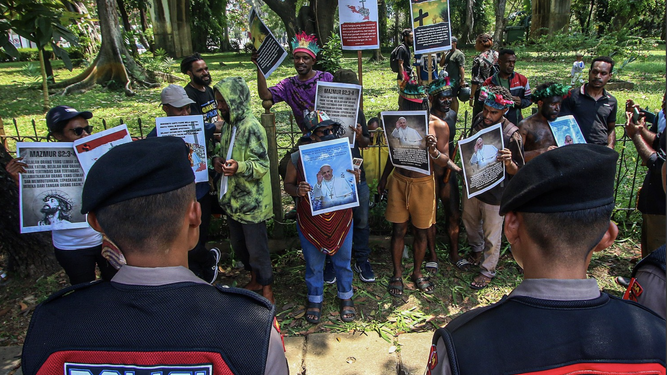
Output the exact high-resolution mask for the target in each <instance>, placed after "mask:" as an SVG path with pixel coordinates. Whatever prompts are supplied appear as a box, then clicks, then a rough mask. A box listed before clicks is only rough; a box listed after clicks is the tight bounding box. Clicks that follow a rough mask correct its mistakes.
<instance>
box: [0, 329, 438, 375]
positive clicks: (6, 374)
mask: <svg viewBox="0 0 667 375" xmlns="http://www.w3.org/2000/svg"><path fill="white" fill-rule="evenodd" d="M432 336H433V334H432V333H431V332H425V333H405V334H402V335H400V336H399V337H398V346H397V347H394V346H393V345H392V344H390V343H388V342H386V341H384V340H383V339H382V338H380V337H379V336H378V334H377V333H375V332H369V333H368V334H363V333H355V334H351V333H313V334H310V335H308V336H299V337H286V338H285V349H286V350H287V351H286V353H285V354H286V356H287V360H288V362H289V368H290V374H291V375H303V374H308V375H320V374H337V375H422V374H423V373H424V368H425V367H426V360H427V359H428V352H429V348H430V346H431V337H432ZM20 353H21V347H20V346H5V347H0V375H12V374H13V375H22V372H21V369H20V368H19V369H18V370H17V367H18V366H19V363H20V359H19V358H20V357H19V356H20Z"/></svg>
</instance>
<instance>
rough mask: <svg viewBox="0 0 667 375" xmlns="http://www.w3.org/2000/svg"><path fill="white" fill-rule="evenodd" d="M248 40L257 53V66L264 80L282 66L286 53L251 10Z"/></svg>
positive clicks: (253, 10) (254, 11)
mask: <svg viewBox="0 0 667 375" xmlns="http://www.w3.org/2000/svg"><path fill="white" fill-rule="evenodd" d="M250 40H251V41H252V44H253V46H254V47H255V50H256V51H257V65H259V70H260V71H261V72H262V74H263V75H264V77H265V78H269V76H270V75H271V73H273V71H274V70H276V69H278V67H279V66H280V64H282V62H283V60H285V57H287V51H285V49H284V48H283V47H282V46H281V45H280V43H278V41H277V40H276V38H275V37H274V36H273V33H271V30H269V28H268V27H266V25H265V24H264V22H262V20H261V19H260V18H259V15H258V14H257V11H256V10H255V9H254V8H253V9H252V11H251V12H250Z"/></svg>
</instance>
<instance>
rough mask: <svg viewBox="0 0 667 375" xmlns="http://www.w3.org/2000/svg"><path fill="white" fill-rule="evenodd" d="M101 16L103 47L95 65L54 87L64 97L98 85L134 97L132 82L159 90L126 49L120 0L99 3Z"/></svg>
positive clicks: (106, 0)
mask: <svg viewBox="0 0 667 375" xmlns="http://www.w3.org/2000/svg"><path fill="white" fill-rule="evenodd" d="M96 2H97V14H98V19H99V23H100V33H101V34H102V45H101V46H100V51H99V52H98V54H97V57H96V58H95V60H93V62H92V64H90V66H89V67H88V68H87V69H86V70H84V71H83V72H82V73H81V74H79V75H77V76H76V77H74V78H71V79H68V80H66V81H63V82H61V83H59V84H57V85H55V86H54V87H64V88H65V90H64V91H63V95H66V94H70V93H73V92H79V91H85V90H88V89H90V88H91V87H93V86H94V85H95V84H101V85H103V86H107V87H109V88H112V89H116V88H118V89H123V90H124V91H125V94H126V95H128V96H131V95H134V91H133V90H132V82H133V81H134V82H137V83H140V84H143V85H145V86H149V87H155V86H158V84H157V83H154V82H151V81H152V80H151V79H150V78H149V77H148V76H147V75H146V71H145V70H144V69H143V68H142V67H141V66H140V65H139V64H137V63H136V61H134V58H133V57H132V55H131V54H130V53H129V52H128V51H127V48H125V42H124V41H123V38H122V36H121V32H120V24H119V23H118V10H117V8H116V0H96Z"/></svg>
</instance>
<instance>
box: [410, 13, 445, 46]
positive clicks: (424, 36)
mask: <svg viewBox="0 0 667 375" xmlns="http://www.w3.org/2000/svg"><path fill="white" fill-rule="evenodd" d="M410 16H411V17H412V31H413V47H414V51H415V54H423V53H431V52H442V51H447V50H450V49H452V45H451V44H452V42H451V40H452V30H451V27H450V26H451V25H450V22H449V0H412V1H411V3H410Z"/></svg>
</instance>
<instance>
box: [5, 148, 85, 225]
mask: <svg viewBox="0 0 667 375" xmlns="http://www.w3.org/2000/svg"><path fill="white" fill-rule="evenodd" d="M16 153H17V155H18V156H19V157H22V158H23V162H24V163H26V164H27V165H28V166H27V167H26V172H25V173H21V174H19V195H20V197H21V202H20V207H19V216H20V224H21V225H20V226H21V233H33V232H47V231H51V230H54V229H58V230H60V229H75V228H86V227H88V222H87V221H86V215H83V214H82V213H81V192H82V191H83V181H84V177H83V169H82V168H81V164H79V160H78V159H77V157H76V153H75V152H74V145H73V144H72V143H71V142H58V143H48V142H44V143H43V142H18V143H16Z"/></svg>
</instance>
